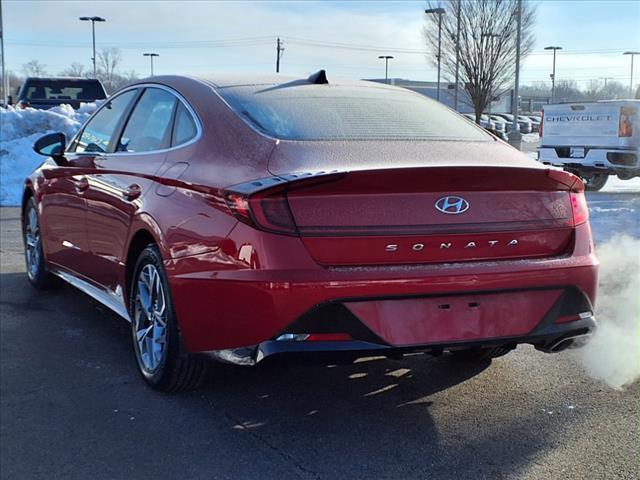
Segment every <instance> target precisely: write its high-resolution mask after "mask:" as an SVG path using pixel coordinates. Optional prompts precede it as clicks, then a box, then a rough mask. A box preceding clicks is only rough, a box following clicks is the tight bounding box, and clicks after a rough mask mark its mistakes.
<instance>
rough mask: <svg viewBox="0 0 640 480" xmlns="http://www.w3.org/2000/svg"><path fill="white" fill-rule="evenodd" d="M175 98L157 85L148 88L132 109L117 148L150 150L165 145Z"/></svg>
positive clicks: (128, 150) (117, 150)
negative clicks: (156, 86)
mask: <svg viewBox="0 0 640 480" xmlns="http://www.w3.org/2000/svg"><path fill="white" fill-rule="evenodd" d="M177 102H178V99H177V98H176V96H175V95H173V94H172V93H170V92H168V91H166V90H162V89H160V88H147V89H146V90H145V91H144V93H143V94H142V96H141V97H140V99H139V100H138V103H137V104H136V106H135V107H134V109H133V112H132V113H131V116H130V117H129V120H128V121H127V125H126V127H125V129H124V131H123V132H122V136H121V137H120V140H119V142H118V146H117V147H116V152H150V151H153V150H161V149H163V148H167V147H169V145H170V142H171V122H172V119H173V113H174V109H175V107H176V103H177Z"/></svg>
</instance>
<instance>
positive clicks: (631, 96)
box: [3, 51, 640, 98]
mask: <svg viewBox="0 0 640 480" xmlns="http://www.w3.org/2000/svg"><path fill="white" fill-rule="evenodd" d="M623 55H631V76H630V78H629V98H633V57H634V56H635V55H640V52H638V51H635V52H624V53H623ZM3 59H4V56H3Z"/></svg>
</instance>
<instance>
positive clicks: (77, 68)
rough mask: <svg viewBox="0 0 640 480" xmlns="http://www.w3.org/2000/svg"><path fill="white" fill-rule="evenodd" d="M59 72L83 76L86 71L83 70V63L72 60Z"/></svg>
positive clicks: (67, 75)
mask: <svg viewBox="0 0 640 480" xmlns="http://www.w3.org/2000/svg"><path fill="white" fill-rule="evenodd" d="M60 74H61V75H63V76H65V77H85V76H86V75H87V72H86V71H85V69H84V65H83V64H81V63H77V62H74V63H72V64H71V66H70V67H69V68H67V69H66V70H63V71H62V72H61V73H60Z"/></svg>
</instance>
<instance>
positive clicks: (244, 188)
mask: <svg viewBox="0 0 640 480" xmlns="http://www.w3.org/2000/svg"><path fill="white" fill-rule="evenodd" d="M469 168H474V169H476V168H482V169H491V170H496V172H497V171H499V170H513V169H514V168H516V169H523V170H530V171H531V173H534V172H540V173H542V174H544V175H545V176H546V177H547V178H549V179H550V180H552V181H553V182H555V184H556V186H558V187H560V186H561V187H562V188H558V189H559V190H567V191H574V192H580V191H584V183H583V182H582V181H581V180H580V178H578V177H577V176H575V175H573V174H571V173H569V172H565V171H563V170H556V169H551V168H530V167H511V166H509V167H506V166H505V167H502V166H493V165H492V166H486V167H477V166H467V165H465V166H462V165H452V166H441V165H438V166H433V167H429V166H424V167H410V168H401V169H399V170H404V169H406V170H407V171H409V170H423V169H433V170H434V173H436V172H435V171H437V170H440V171H444V170H452V169H453V170H458V169H460V170H464V169H469ZM385 170H398V169H395V168H391V169H375V168H374V169H362V170H332V171H323V170H321V171H316V172H291V173H285V174H275V175H271V176H268V177H262V178H258V179H255V180H250V181H248V182H242V183H237V184H234V185H230V186H228V187H226V188H224V189H223V190H224V192H225V193H238V194H242V195H246V196H250V195H253V194H256V193H259V192H263V193H264V192H266V191H271V190H273V192H274V193H275V192H279V191H282V190H290V189H298V188H302V187H305V186H308V185H311V184H317V183H324V182H330V181H334V180H338V179H340V178H342V177H344V176H346V175H348V174H349V173H362V174H367V173H373V172H379V173H384V172H385ZM497 173H498V172H497ZM443 191H444V190H443Z"/></svg>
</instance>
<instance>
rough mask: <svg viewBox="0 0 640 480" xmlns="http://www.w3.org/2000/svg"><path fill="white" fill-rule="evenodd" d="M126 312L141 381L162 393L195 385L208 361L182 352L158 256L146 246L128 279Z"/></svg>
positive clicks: (164, 274) (200, 379)
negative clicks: (127, 310) (127, 305)
mask: <svg viewBox="0 0 640 480" xmlns="http://www.w3.org/2000/svg"><path fill="white" fill-rule="evenodd" d="M129 314H130V316H131V332H132V339H133V350H134V353H135V358H136V363H137V365H138V370H139V371H140V373H141V375H142V377H143V378H144V380H145V381H146V382H147V384H149V385H150V386H151V387H152V388H154V389H156V390H159V391H163V392H178V391H185V390H193V389H196V388H198V387H199V386H200V385H201V384H202V383H203V381H204V380H205V378H206V376H207V372H208V366H209V365H208V361H207V360H206V359H203V358H200V357H196V356H194V355H191V354H189V353H188V352H186V351H185V349H184V346H183V345H182V341H181V339H180V330H179V328H178V322H177V318H176V314H175V311H174V308H173V302H172V301H171V294H170V291H169V282H168V281H167V276H166V273H165V271H164V266H163V263H162V256H161V255H160V251H159V250H158V247H157V246H155V245H149V246H147V247H146V248H145V249H144V250H143V251H142V253H141V254H140V256H139V257H138V260H137V262H136V266H135V268H134V269H133V276H132V278H131V289H130V295H129Z"/></svg>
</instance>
